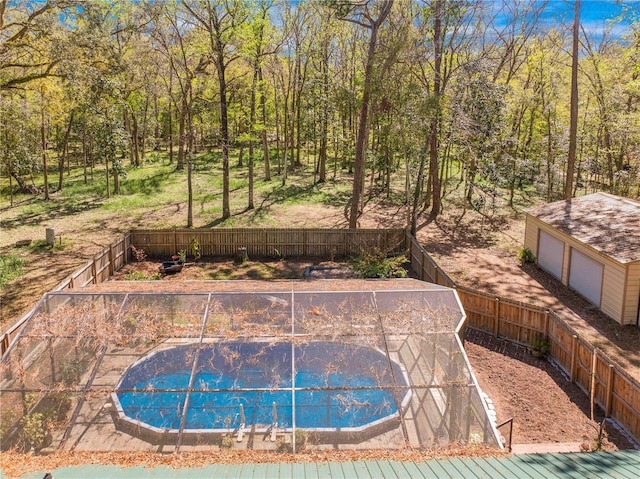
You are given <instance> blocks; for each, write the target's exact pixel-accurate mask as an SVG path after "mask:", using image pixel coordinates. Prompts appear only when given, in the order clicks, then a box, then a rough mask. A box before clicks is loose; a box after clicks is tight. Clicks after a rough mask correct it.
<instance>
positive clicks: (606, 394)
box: [0, 228, 640, 441]
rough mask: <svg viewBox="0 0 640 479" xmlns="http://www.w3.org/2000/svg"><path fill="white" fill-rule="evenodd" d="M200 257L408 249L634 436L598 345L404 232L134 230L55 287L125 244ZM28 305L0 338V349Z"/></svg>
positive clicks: (623, 394) (622, 381) (624, 382)
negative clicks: (464, 273) (465, 281)
mask: <svg viewBox="0 0 640 479" xmlns="http://www.w3.org/2000/svg"><path fill="white" fill-rule="evenodd" d="M194 238H195V239H196V240H197V241H198V244H199V247H200V252H201V254H202V256H229V255H234V254H236V253H237V251H238V248H246V251H247V254H248V255H250V256H251V255H253V256H262V257H269V256H276V257H287V256H289V257H291V256H325V257H327V256H333V255H335V256H344V255H349V254H361V253H363V252H366V251H373V250H374V249H377V250H380V251H385V252H388V253H399V252H402V251H407V254H408V256H409V260H410V261H411V266H412V268H413V270H414V271H415V272H416V274H417V275H418V277H419V278H420V279H421V280H423V281H428V282H431V283H436V284H440V285H443V286H447V287H451V288H456V290H457V291H458V295H459V297H460V301H461V303H462V305H463V307H464V309H465V311H466V314H467V326H469V327H471V328H474V329H478V330H482V331H485V332H488V333H490V334H493V335H494V336H496V337H501V338H504V339H508V340H511V341H515V342H517V343H520V344H527V343H528V342H529V340H530V339H531V338H532V337H533V336H535V335H539V334H543V335H544V336H545V337H547V338H548V340H549V344H550V352H549V354H550V356H551V357H552V358H553V360H554V361H556V362H557V364H558V365H559V366H560V367H561V368H562V369H563V370H564V371H565V372H566V374H567V377H569V379H570V380H571V381H572V382H575V383H576V384H577V385H578V386H579V387H580V388H581V389H582V390H583V391H585V393H587V394H589V395H592V397H593V400H594V402H595V403H596V404H598V405H599V406H600V407H601V408H602V409H603V410H604V412H605V415H606V416H607V417H611V418H613V419H615V420H616V421H617V422H618V423H619V424H620V425H622V426H623V427H624V428H625V429H626V430H627V431H628V432H629V433H630V434H631V435H632V436H633V437H634V438H635V439H636V441H640V385H639V384H638V382H637V381H636V380H635V379H634V378H632V377H631V376H629V375H628V374H627V373H626V372H625V371H624V370H623V369H622V368H621V367H619V366H618V365H617V364H615V363H614V362H613V361H611V360H610V359H609V358H607V357H606V356H605V354H604V353H602V352H601V351H600V350H598V349H597V348H595V347H594V346H592V345H591V344H589V343H588V342H587V341H585V340H584V339H582V338H580V336H579V335H578V334H576V332H575V331H574V330H573V329H572V328H571V327H569V326H568V325H567V324H566V323H565V322H564V321H563V320H562V319H561V318H560V317H559V316H557V315H556V314H555V313H554V312H552V311H548V310H546V309H544V308H541V307H538V306H535V305H531V304H525V303H521V302H518V301H513V300H509V299H504V298H497V297H494V296H491V295H488V294H486V293H482V292H479V291H475V290H472V289H468V288H463V287H459V286H456V284H455V282H454V281H453V280H452V279H451V278H450V277H449V275H447V273H446V272H445V271H444V270H443V269H442V268H440V266H438V264H437V263H436V262H435V261H434V260H433V258H432V257H431V256H430V255H429V254H428V253H427V252H426V250H425V249H424V248H423V247H422V246H421V245H420V244H419V243H418V241H417V240H416V239H415V238H414V237H413V236H412V235H410V234H409V233H408V232H406V231H405V230H402V229H391V230H348V229H333V230H323V229H267V228H259V229H254V228H220V229H184V230H181V229H176V230H173V229H172V230H134V231H131V232H129V233H127V234H126V235H125V236H124V237H123V238H122V239H120V240H118V241H116V242H115V243H113V244H111V245H110V246H109V247H108V248H106V249H105V250H104V251H102V252H101V253H99V254H97V255H96V256H94V258H93V259H92V260H91V261H89V262H88V263H87V264H86V265H85V266H83V267H82V268H80V269H79V270H78V271H76V272H75V273H74V274H72V275H71V276H69V277H68V278H66V279H65V280H64V281H63V282H62V283H60V284H59V285H58V286H57V287H56V288H55V290H62V289H75V288H81V287H84V286H87V285H89V284H96V283H101V282H103V281H106V280H107V279H108V278H109V276H111V275H112V274H113V273H114V272H115V271H117V270H118V269H120V268H122V266H124V264H126V263H127V262H128V261H129V259H130V256H131V249H132V248H131V247H132V246H135V247H136V248H138V249H140V248H142V249H144V251H145V253H146V254H147V255H149V256H155V257H163V256H171V255H174V254H177V253H178V252H179V251H180V250H186V251H187V252H188V253H190V252H191V251H190V248H191V244H192V241H193V239H194ZM32 312H33V310H32V311H31V312H29V313H27V314H26V315H25V316H23V317H22V319H21V320H20V321H18V322H17V323H16V324H15V325H14V326H13V327H12V328H11V329H10V330H9V331H7V332H5V333H4V334H3V335H2V338H0V349H1V352H2V354H4V352H5V351H6V350H7V348H8V347H9V343H10V342H11V340H12V339H13V338H14V337H15V335H17V334H18V332H19V330H20V329H21V327H22V325H23V324H24V323H25V322H26V320H27V319H28V318H29V317H30V315H31V314H32Z"/></svg>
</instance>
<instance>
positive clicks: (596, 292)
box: [569, 249, 604, 306]
mask: <svg viewBox="0 0 640 479" xmlns="http://www.w3.org/2000/svg"><path fill="white" fill-rule="evenodd" d="M603 270H604V267H603V265H602V263H598V262H597V261H595V260H593V259H591V258H589V257H588V256H587V255H585V254H583V253H581V252H580V251H578V250H576V249H571V266H570V268H569V287H570V288H571V289H574V290H575V291H577V292H578V293H580V294H581V295H582V296H584V297H585V298H587V299H588V300H589V301H591V302H592V303H593V304H595V305H596V306H600V298H601V296H602V272H603Z"/></svg>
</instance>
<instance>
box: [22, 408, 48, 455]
mask: <svg viewBox="0 0 640 479" xmlns="http://www.w3.org/2000/svg"><path fill="white" fill-rule="evenodd" d="M22 437H23V438H24V442H25V449H26V450H29V449H31V448H33V449H34V450H36V451H38V450H39V449H42V448H43V447H44V446H46V444H47V440H48V438H49V430H48V429H47V424H46V422H45V417H44V414H42V413H41V412H35V413H32V414H27V415H26V416H24V417H23V418H22Z"/></svg>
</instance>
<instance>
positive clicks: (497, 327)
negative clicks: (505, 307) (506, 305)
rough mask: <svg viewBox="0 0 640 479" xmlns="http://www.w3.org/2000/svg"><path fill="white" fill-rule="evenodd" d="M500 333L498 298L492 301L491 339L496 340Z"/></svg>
mask: <svg viewBox="0 0 640 479" xmlns="http://www.w3.org/2000/svg"><path fill="white" fill-rule="evenodd" d="M499 332H500V298H496V299H495V300H494V301H493V337H494V338H497V337H498V333H499Z"/></svg>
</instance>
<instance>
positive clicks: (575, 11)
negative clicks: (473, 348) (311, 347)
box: [0, 0, 640, 231]
mask: <svg viewBox="0 0 640 479" xmlns="http://www.w3.org/2000/svg"><path fill="white" fill-rule="evenodd" d="M574 2H577V4H574ZM583 3H584V2H583ZM570 5H571V6H570V8H568V10H567V12H568V14H567V15H565V16H564V17H563V18H560V19H558V21H556V22H552V23H550V22H549V18H548V7H549V5H548V2H545V1H540V0H523V1H514V0H507V1H501V0H413V1H410V0H357V1H341V0H300V1H296V2H291V1H281V0H139V1H123V0H86V1H78V0H48V1H45V0H40V1H26V0H0V180H1V184H2V185H3V192H7V193H9V194H10V195H14V194H31V195H37V196H38V197H39V198H42V199H43V200H47V199H49V198H50V194H53V193H54V192H57V191H61V190H63V188H64V187H65V176H64V171H65V168H66V169H67V170H68V169H69V168H79V169H84V171H85V181H88V180H87V173H86V172H87V169H90V170H91V172H93V171H94V169H95V170H96V171H98V170H99V171H100V172H101V174H100V176H99V177H98V176H96V177H95V178H94V177H93V175H91V178H92V181H102V182H105V188H104V192H105V194H106V195H107V196H108V195H112V194H118V193H119V191H120V188H121V184H122V182H123V181H126V171H127V169H128V168H138V167H141V166H142V165H144V163H145V161H146V159H147V158H148V157H149V156H150V155H152V154H154V155H158V154H163V155H166V160H167V161H168V162H169V163H170V164H172V165H174V167H175V169H176V171H178V172H180V171H184V172H185V179H186V181H185V188H184V192H185V198H188V201H189V215H188V218H187V226H192V217H191V202H192V195H193V192H192V183H191V175H192V169H193V166H194V164H195V162H196V160H197V159H198V158H204V159H201V160H200V162H202V161H205V162H206V161H216V162H219V166H220V168H221V170H220V171H221V176H222V179H221V190H222V191H221V192H216V193H219V194H220V198H221V201H222V208H221V219H222V220H224V219H226V218H229V217H230V215H231V206H230V205H231V203H230V196H231V195H232V194H233V195H239V196H242V197H244V198H246V199H245V204H246V205H247V208H249V209H251V208H253V207H254V196H255V193H254V179H258V180H260V181H266V182H279V183H280V184H281V185H283V186H284V185H286V184H287V181H288V176H289V175H290V174H291V172H293V171H296V170H298V169H302V168H309V169H311V170H312V172H313V174H312V175H311V176H310V178H311V179H310V181H311V182H312V184H313V185H317V184H322V183H325V182H328V181H332V180H335V179H336V177H337V176H343V177H344V176H347V177H348V178H349V181H351V182H352V185H353V189H352V194H351V199H349V200H346V203H345V205H344V207H345V217H346V218H347V219H348V220H349V224H350V226H351V227H356V226H357V225H358V218H359V216H360V215H361V213H362V203H363V201H365V198H366V197H367V196H372V195H387V196H388V197H394V196H395V197H398V198H400V199H399V200H398V201H401V202H402V203H403V204H405V205H407V208H408V210H409V214H408V222H410V223H411V227H412V229H413V230H414V231H415V228H416V227H417V224H418V218H420V217H421V215H423V214H424V215H428V219H430V220H432V219H435V217H437V215H438V214H440V213H441V212H442V211H443V210H444V209H446V207H447V205H446V196H447V194H448V192H449V191H451V190H452V189H459V190H460V191H462V194H461V196H462V197H463V198H465V201H466V203H467V204H468V206H469V207H475V208H478V207H479V205H481V204H483V203H484V202H485V201H487V198H489V197H493V196H495V195H500V196H502V197H504V198H505V199H506V201H507V202H508V203H512V202H513V198H514V195H515V193H516V192H517V191H521V190H525V189H526V190H528V191H530V192H531V193H532V194H535V195H537V196H539V197H540V198H542V199H544V200H546V201H553V200H557V199H561V198H563V197H567V195H566V193H567V192H566V191H565V188H568V189H569V190H570V191H569V193H570V196H576V195H581V194H585V193H590V192H593V191H608V192H612V193H614V194H618V195H622V196H627V197H632V198H638V197H640V121H639V120H640V118H639V117H638V101H639V99H640V80H639V75H640V23H638V22H636V21H635V18H634V16H633V12H632V11H629V10H625V9H622V10H621V12H622V16H620V17H618V18H613V19H611V20H609V21H606V22H605V21H604V20H603V21H602V22H600V23H598V25H599V27H598V28H591V27H592V26H593V24H592V23H589V24H588V27H585V23H581V21H580V20H581V18H580V2H579V0H573V1H572V2H570ZM574 7H575V8H574ZM576 52H577V55H576ZM574 59H575V65H576V70H575V72H576V73H575V74H574V84H575V86H576V90H575V93H574V100H575V108H573V109H572V107H571V97H572V61H573V60H574ZM572 111H574V113H573V121H572ZM572 128H573V130H574V135H575V136H574V141H573V142H572V141H571V130H572ZM572 145H573V146H572ZM571 148H573V149H574V150H575V151H574V155H573V158H572V161H571V162H570V163H568V158H569V156H570V155H569V153H570V149H571ZM212 151H216V152H218V153H219V154H218V156H202V155H203V154H204V153H205V152H212ZM232 155H233V158H234V159H233V160H232V158H231V157H232ZM235 155H237V158H238V160H237V165H232V164H231V163H232V161H235ZM310 157H312V161H311V162H310V163H309V162H308V161H307V162H304V161H303V159H304V158H307V159H308V158H310ZM234 166H235V167H236V168H241V169H243V171H246V176H247V184H246V187H243V188H242V189H238V188H236V189H233V188H232V186H233V185H232V184H231V180H230V177H231V176H230V175H231V170H232V168H233V167H234ZM568 180H570V181H568ZM567 185H568V186H567ZM443 200H444V201H443ZM216 201H217V200H216Z"/></svg>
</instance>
